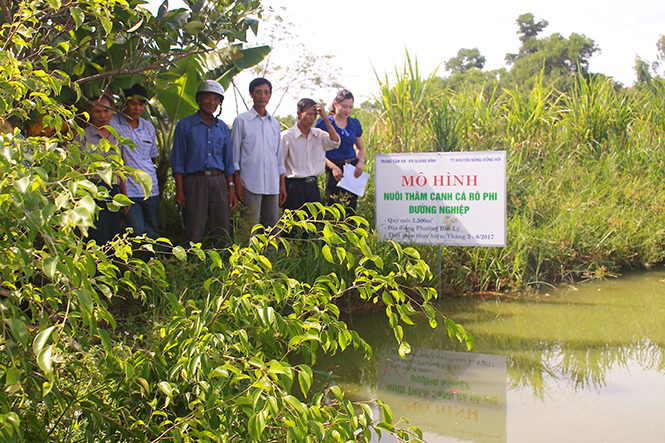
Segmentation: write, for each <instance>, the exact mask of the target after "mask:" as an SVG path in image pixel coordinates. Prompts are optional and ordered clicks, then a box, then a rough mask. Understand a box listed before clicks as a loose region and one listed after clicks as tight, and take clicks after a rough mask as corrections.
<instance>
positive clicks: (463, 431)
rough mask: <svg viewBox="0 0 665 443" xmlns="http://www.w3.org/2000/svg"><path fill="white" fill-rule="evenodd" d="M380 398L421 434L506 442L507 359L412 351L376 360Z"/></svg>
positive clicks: (431, 350)
mask: <svg viewBox="0 0 665 443" xmlns="http://www.w3.org/2000/svg"><path fill="white" fill-rule="evenodd" d="M377 361H378V383H377V387H378V391H379V392H378V393H379V398H381V399H382V400H383V401H385V402H386V403H388V404H389V405H390V406H391V407H392V408H393V415H394V416H397V417H399V416H408V417H411V424H412V425H416V426H418V427H420V428H421V429H422V430H423V431H429V432H431V433H434V434H439V435H447V436H452V437H456V438H460V439H463V440H469V441H474V442H478V443H503V442H505V441H506V357H505V356H502V355H486V354H470V353H462V352H451V351H439V350H435V349H423V348H414V349H412V352H411V354H409V355H408V356H407V358H406V360H403V359H401V358H400V357H399V355H398V354H397V353H396V352H394V353H391V354H388V355H386V356H378V358H377Z"/></svg>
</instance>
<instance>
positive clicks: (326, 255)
mask: <svg viewBox="0 0 665 443" xmlns="http://www.w3.org/2000/svg"><path fill="white" fill-rule="evenodd" d="M321 253H322V254H323V258H325V259H326V261H327V262H329V263H333V256H332V253H331V252H330V246H328V245H323V248H321Z"/></svg>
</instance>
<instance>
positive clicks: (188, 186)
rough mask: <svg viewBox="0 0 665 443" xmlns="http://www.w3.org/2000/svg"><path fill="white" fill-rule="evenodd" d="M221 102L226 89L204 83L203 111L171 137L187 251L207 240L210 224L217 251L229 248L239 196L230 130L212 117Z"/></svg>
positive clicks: (201, 88)
mask: <svg viewBox="0 0 665 443" xmlns="http://www.w3.org/2000/svg"><path fill="white" fill-rule="evenodd" d="M223 100H224V89H223V88H222V85H220V84H219V83H217V82H216V81H214V80H206V81H205V82H203V83H201V85H200V86H199V88H198V90H197V92H196V102H197V103H198V104H199V110H198V111H197V112H196V113H195V114H193V115H190V116H189V117H185V118H183V119H182V120H180V121H179V122H178V125H177V126H176V128H175V133H174V134H173V151H172V153H171V169H172V171H173V177H174V178H175V192H176V193H175V203H176V204H177V205H178V206H180V207H181V208H182V210H183V222H184V225H185V233H184V236H183V241H184V243H185V244H187V245H188V244H189V242H194V243H198V242H200V241H202V240H203V235H204V232H205V227H206V219H209V220H210V235H211V236H212V237H213V241H214V242H215V246H216V247H217V248H221V247H224V246H226V245H227V244H228V234H229V220H230V217H231V209H233V208H235V206H236V194H235V184H234V182H233V177H234V173H235V169H234V167H233V150H232V148H231V136H230V133H229V128H228V126H226V123H224V122H223V121H221V120H220V119H218V118H217V117H215V116H214V113H215V111H216V110H217V108H219V107H220V106H221V104H222V101H223Z"/></svg>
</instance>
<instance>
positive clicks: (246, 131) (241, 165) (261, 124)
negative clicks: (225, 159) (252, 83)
mask: <svg viewBox="0 0 665 443" xmlns="http://www.w3.org/2000/svg"><path fill="white" fill-rule="evenodd" d="M231 129H232V131H231V140H232V141H233V160H234V161H235V164H234V166H235V169H236V171H241V174H240V181H241V182H242V186H243V187H244V188H246V189H248V190H249V191H250V192H252V193H254V194H263V195H276V194H279V176H280V175H281V174H286V168H285V167H284V152H283V151H282V137H281V133H280V130H279V122H278V121H277V120H275V119H274V118H273V117H272V116H271V115H269V114H268V113H266V117H264V118H261V116H260V115H259V113H258V112H256V110H255V109H254V108H252V109H250V110H249V111H247V112H243V113H242V114H240V115H239V116H237V117H236V119H235V121H234V122H233V127H232V128H231Z"/></svg>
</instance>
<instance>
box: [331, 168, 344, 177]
mask: <svg viewBox="0 0 665 443" xmlns="http://www.w3.org/2000/svg"><path fill="white" fill-rule="evenodd" d="M332 173H333V177H335V180H337V181H340V180H341V179H342V177H344V171H342V170H341V169H340V167H339V166H337V165H333V167H332Z"/></svg>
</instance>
